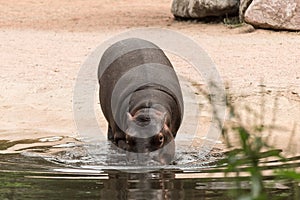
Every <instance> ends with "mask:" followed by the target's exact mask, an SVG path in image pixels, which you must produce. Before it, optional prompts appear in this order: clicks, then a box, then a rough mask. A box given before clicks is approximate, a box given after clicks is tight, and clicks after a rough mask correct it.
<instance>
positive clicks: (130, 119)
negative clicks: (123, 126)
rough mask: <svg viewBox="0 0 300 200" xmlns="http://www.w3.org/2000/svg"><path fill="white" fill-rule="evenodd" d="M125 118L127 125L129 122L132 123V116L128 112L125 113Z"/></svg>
mask: <svg viewBox="0 0 300 200" xmlns="http://www.w3.org/2000/svg"><path fill="white" fill-rule="evenodd" d="M126 117H127V123H128V124H130V123H131V122H133V116H132V115H131V114H130V112H127V113H126Z"/></svg>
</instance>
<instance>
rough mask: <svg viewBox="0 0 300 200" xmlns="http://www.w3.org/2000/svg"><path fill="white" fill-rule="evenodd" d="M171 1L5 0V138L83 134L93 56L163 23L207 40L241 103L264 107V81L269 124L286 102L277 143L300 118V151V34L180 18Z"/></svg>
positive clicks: (0, 2) (1, 71) (1, 70)
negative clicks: (81, 92)
mask: <svg viewBox="0 0 300 200" xmlns="http://www.w3.org/2000/svg"><path fill="white" fill-rule="evenodd" d="M170 5H171V1H170V0H139V1H134V0H124V1H117V0H100V1H99V0H73V1H70V0H43V1H42V0H40V1H32V0H21V1H20V0H18V1H17V0H10V1H6V0H0V11H1V12H0V60H1V64H0V91H1V92H0V140H4V139H9V140H20V139H29V138H31V139H32V138H41V137H46V136H70V137H76V135H77V130H76V126H75V124H74V120H73V108H72V106H73V104H72V103H73V102H72V101H73V100H72V98H73V88H74V84H75V80H76V77H77V74H78V71H79V69H80V67H81V65H82V64H83V62H84V61H85V59H86V58H87V57H88V55H89V54H90V53H91V52H92V51H93V50H94V49H95V48H96V47H97V46H98V45H99V44H101V43H102V42H103V41H104V40H105V39H107V38H109V37H110V36H113V35H114V34H116V33H120V32H122V31H124V30H128V29H132V28H137V27H160V28H169V29H171V30H175V31H178V32H180V33H183V34H186V35H187V36H189V37H191V38H193V39H194V40H195V41H197V42H198V43H199V45H200V46H201V47H202V48H203V49H204V50H205V51H206V52H207V53H208V55H209V56H210V57H211V58H212V60H213V61H214V63H215V64H216V67H217V69H218V71H219V73H220V75H221V77H222V78H223V80H224V81H225V82H227V83H228V85H229V88H230V93H231V94H232V100H233V101H234V102H235V103H238V104H244V105H249V106H253V107H254V108H259V105H260V104H261V102H262V101H261V93H260V88H261V87H260V85H261V83H262V84H263V85H264V87H263V88H264V90H265V92H264V101H265V105H266V107H265V110H264V113H265V121H266V122H269V121H271V119H272V111H273V110H274V109H273V108H274V99H275V97H277V98H278V99H279V100H278V105H277V106H276V110H277V111H276V122H277V123H278V124H279V125H280V126H281V128H282V129H280V130H278V131H275V132H274V133H273V135H272V142H273V143H274V144H276V145H278V146H279V147H282V148H285V147H287V146H288V145H289V144H290V143H289V141H290V138H291V135H292V134H291V132H292V129H293V125H294V124H296V123H298V125H297V127H298V128H297V127H296V132H297V133H298V134H296V135H293V139H292V140H291V141H292V143H294V145H292V146H296V148H298V152H300V150H299V148H300V147H299V146H300V145H297V143H298V141H300V136H299V135H300V134H299V133H300V124H299V118H300V59H299V58H300V34H299V33H297V32H273V31H268V30H256V31H254V32H251V33H248V32H247V30H246V29H245V27H241V28H236V29H230V28H228V27H226V26H225V25H224V24H222V23H217V24H205V23H202V22H197V23H196V22H193V21H187V22H178V21H175V20H174V19H173V17H172V15H171V13H170ZM245 30H246V31H245ZM178 65H180V62H178ZM175 67H176V61H175ZM181 73H184V74H189V73H190V74H191V76H192V72H189V71H188V70H186V71H184V70H183V71H181ZM208 121H209V120H208ZM283 130H284V131H283ZM290 146H291V145H290Z"/></svg>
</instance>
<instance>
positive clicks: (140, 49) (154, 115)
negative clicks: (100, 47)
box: [98, 38, 183, 152]
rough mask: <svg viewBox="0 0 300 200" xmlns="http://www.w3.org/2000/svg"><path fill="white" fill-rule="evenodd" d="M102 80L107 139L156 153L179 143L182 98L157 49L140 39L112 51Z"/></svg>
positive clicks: (171, 71) (102, 65)
mask: <svg viewBox="0 0 300 200" xmlns="http://www.w3.org/2000/svg"><path fill="white" fill-rule="evenodd" d="M98 80H99V84H100V92H99V98H100V105H101V109H102V112H103V114H104V116H105V118H106V120H107V122H108V139H109V140H111V141H112V142H113V143H114V144H116V145H117V146H118V147H120V148H122V149H124V150H127V151H131V152H149V151H150V152H151V151H155V150H157V149H159V148H161V147H163V146H165V145H166V144H168V143H169V142H170V141H172V140H174V139H175V137H176V133H177V131H178V129H179V127H180V124H181V121H182V118H183V99H182V93H181V88H180V85H179V81H178V78H177V76H176V73H175V71H174V69H173V67H172V64H171V63H170V61H169V59H168V58H167V57H166V55H165V54H164V52H163V51H162V50H161V49H160V48H159V47H158V46H156V45H154V44H153V43H151V42H149V41H146V40H142V39H137V38H130V39H125V40H122V41H119V42H117V43H115V44H113V45H111V46H110V47H109V48H108V49H107V50H106V51H105V52H104V54H103V56H102V58H101V61H100V64H99V69H98Z"/></svg>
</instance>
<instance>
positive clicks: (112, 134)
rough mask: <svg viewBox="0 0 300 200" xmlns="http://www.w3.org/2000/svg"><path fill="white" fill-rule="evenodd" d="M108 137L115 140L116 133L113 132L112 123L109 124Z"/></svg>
mask: <svg viewBox="0 0 300 200" xmlns="http://www.w3.org/2000/svg"><path fill="white" fill-rule="evenodd" d="M107 138H108V139H109V140H111V141H113V140H114V133H113V131H112V129H111V127H110V125H108V128H107Z"/></svg>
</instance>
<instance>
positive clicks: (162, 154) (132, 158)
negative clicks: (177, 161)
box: [126, 140, 175, 165]
mask: <svg viewBox="0 0 300 200" xmlns="http://www.w3.org/2000/svg"><path fill="white" fill-rule="evenodd" d="M174 156H175V141H174V140H171V141H169V142H168V143H167V144H165V145H163V146H161V147H156V148H155V147H151V148H150V149H149V148H143V150H141V151H127V152H126V159H127V161H128V162H129V163H137V164H139V165H147V164H148V163H150V162H153V161H154V162H158V163H160V164H163V165H167V164H169V163H170V162H172V161H173V159H174Z"/></svg>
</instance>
